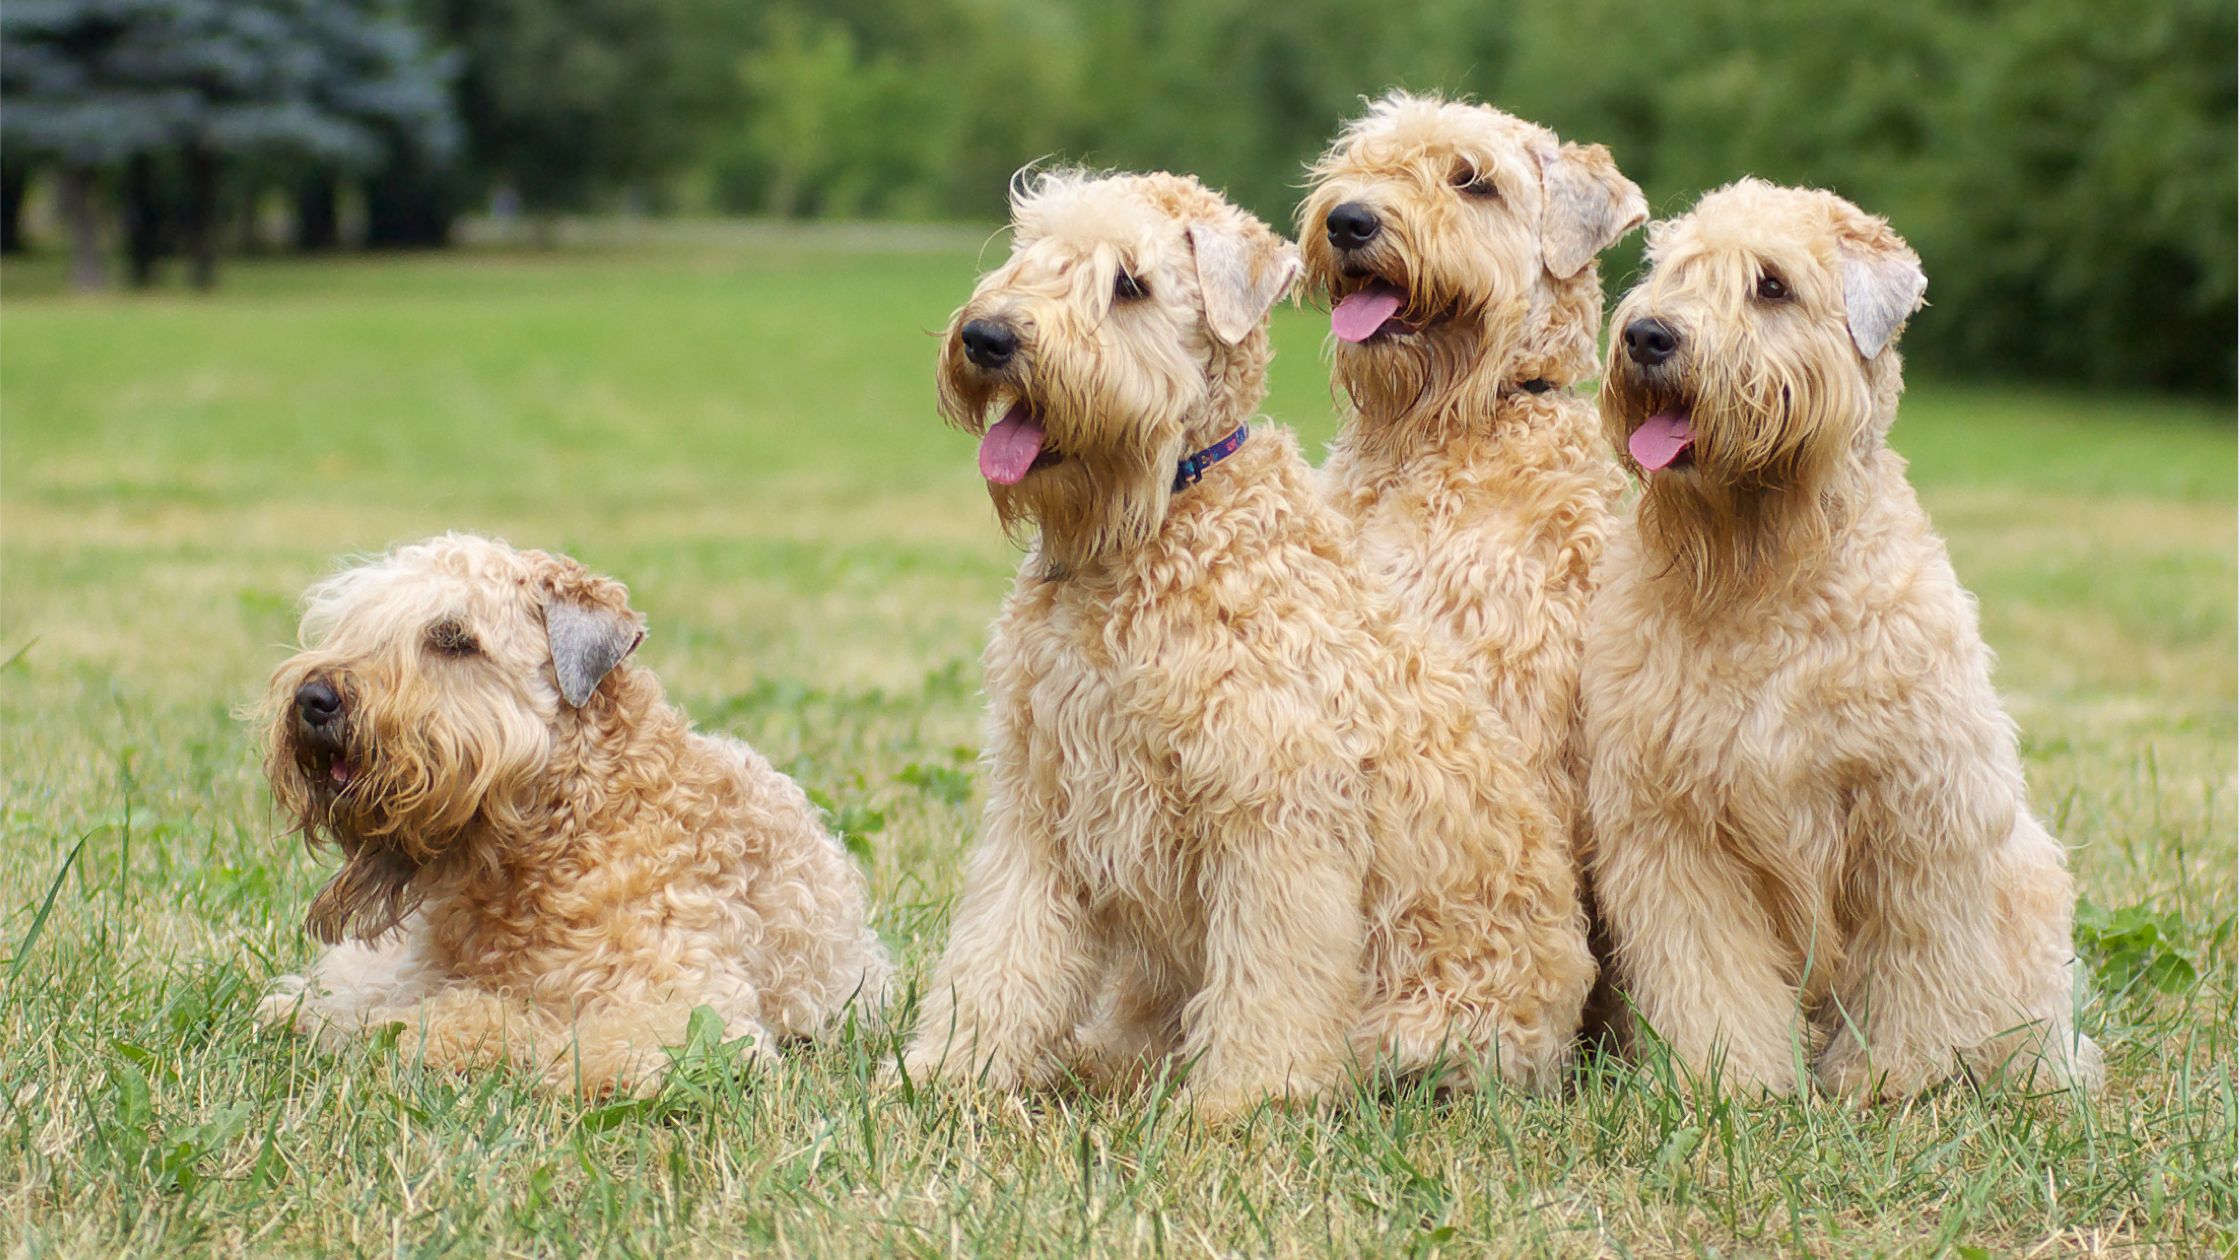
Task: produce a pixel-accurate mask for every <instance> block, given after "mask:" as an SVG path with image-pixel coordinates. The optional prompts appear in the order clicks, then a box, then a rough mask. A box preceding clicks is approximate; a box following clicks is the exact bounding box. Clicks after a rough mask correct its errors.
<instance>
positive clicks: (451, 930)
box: [259, 534, 888, 1095]
mask: <svg viewBox="0 0 2240 1260" xmlns="http://www.w3.org/2000/svg"><path fill="white" fill-rule="evenodd" d="M554 601H567V602H568V603H569V605H570V606H571V609H572V610H574V611H576V612H578V613H579V614H581V615H584V616H589V617H593V618H602V619H606V620H608V621H611V622H613V623H615V624H617V625H619V626H623V627H635V625H636V624H637V622H638V618H637V616H636V614H634V613H633V612H631V611H630V608H629V605H628V603H627V599H626V593H625V591H624V589H623V587H622V585H621V584H620V583H618V582H615V581H612V580H610V579H607V578H602V577H598V576H596V575H593V574H592V573H590V572H589V571H588V570H586V569H585V568H584V567H583V566H582V565H580V564H578V563H576V562H575V561H574V560H571V559H568V558H566V557H564V556H555V555H548V554H545V553H543V552H537V551H515V550H513V549H512V548H509V547H507V546H505V545H504V544H503V543H498V542H494V541H491V540H488V539H484V538H478V537H474V536H471V535H464V534H449V535H445V536H443V537H440V538H435V539H431V540H429V541H426V542H423V543H418V544H414V545H412V546H407V547H401V548H398V549H396V550H394V551H392V552H390V553H388V554H387V555H384V556H381V557H379V558H377V559H375V560H373V561H371V562H368V563H365V564H361V565H358V566H356V567H353V568H349V569H346V570H344V571H343V572H341V573H338V574H336V575H335V576H333V577H330V578H328V579H326V580H325V581H323V582H321V583H319V584H318V585H317V586H314V587H313V588H312V589H311V591H310V593H309V595H308V596H307V597H306V609H305V613H304V618H303V642H304V647H303V649H302V650H301V651H300V652H298V653H297V654H296V655H295V656H293V657H291V658H290V659H289V660H288V661H287V662H285V663H284V664H282V665H281V666H280V668H279V669H278V670H277V671H275V673H274V674H273V677H272V682H271V685H270V687H269V689H268V692H267V695H266V698H265V700H264V702H263V705H262V708H261V718H262V726H263V730H264V740H265V747H266V770H267V775H268V777H269V778H270V780H271V782H272V788H273V792H274V795H275V797H276V799H277V800H278V802H279V804H280V807H281V809H282V810H283V811H284V812H285V813H286V814H287V815H288V816H290V817H291V818H293V819H294V820H295V821H296V823H297V825H298V827H299V829H300V830H301V831H302V832H303V834H304V836H305V837H306V839H307V840H309V841H311V842H312V843H313V844H314V845H332V846H333V847H336V848H338V849H340V850H341V852H342V854H343V857H344V864H343V868H342V870H341V871H340V872H338V873H337V875H336V877H335V879H334V881H333V882H332V883H330V884H329V885H328V887H327V889H326V890H325V891H323V892H322V893H321V894H320V896H319V898H318V899H317V900H316V901H314V903H313V907H312V911H311V916H310V925H311V927H312V929H313V931H314V934H315V935H317V936H319V937H320V938H321V939H323V940H326V941H328V942H330V943H331V944H332V945H333V947H332V948H331V949H328V950H326V951H325V952H323V953H321V954H320V955H319V957H318V958H317V959H316V960H315V961H314V962H313V964H312V966H311V968H310V970H309V973H308V974H307V975H305V976H300V977H298V976H289V977H284V978H283V979H282V980H281V981H280V982H279V983H278V985H277V986H276V988H275V990H274V992H273V993H272V994H271V995H270V996H268V997H267V998H266V999H265V1001H264V1003H263V1004H262V1006H261V1007H260V1011H259V1014H260V1016H261V1017H262V1018H263V1019H264V1020H265V1021H266V1022H269V1023H276V1024H284V1025H287V1026H290V1027H293V1028H295V1029H296V1030H298V1031H300V1032H304V1033H308V1034H312V1035H314V1036H316V1037H317V1038H318V1039H319V1040H320V1041H321V1042H322V1043H323V1044H326V1045H329V1046H338V1045H341V1044H343V1043H345V1042H347V1041H348V1040H349V1039H350V1038H352V1037H355V1036H359V1035H362V1034H364V1033H365V1032H367V1031H369V1030H372V1029H377V1028H380V1027H383V1026H385V1025H388V1024H391V1023H402V1024H403V1025H404V1026H405V1028H406V1030H407V1031H406V1043H405V1044H406V1045H407V1046H408V1047H411V1048H413V1049H415V1050H416V1051H417V1053H418V1055H419V1057H420V1058H421V1059H422V1060H423V1061H425V1062H426V1063H428V1064H430V1065H432V1066H438V1067H446V1068H467V1067H472V1066H477V1065H493V1064H497V1063H502V1062H510V1063H512V1064H515V1065H517V1066H520V1067H523V1068H526V1069H528V1070H530V1071H534V1072H537V1073H541V1074H542V1075H543V1077H544V1079H545V1080H546V1081H547V1082H549V1083H550V1084H552V1085H554V1086H556V1087H562V1088H569V1089H575V1090H580V1091H581V1092H582V1093H584V1094H586V1095H598V1094H604V1093H608V1092H611V1091H618V1090H619V1091H646V1090H650V1089H652V1088H654V1087H655V1086H656V1085H657V1084H658V1083H659V1081H660V1079H661V1076H662V1073H663V1071H664V1070H665V1069H666V1067H667V1063H668V1060H667V1057H666V1056H665V1055H664V1054H663V1053H662V1050H663V1048H664V1047H667V1046H674V1045H677V1044H680V1043H682V1042H683V1041H684V1040H685V1028H686V1022H687V1020H688V1018H689V1016H690V1014H691V1012H692V1010H693V1008H694V1007H696V1006H702V1005H705V1006H708V1007H711V1008H713V1009H714V1011H715V1012H716V1014H717V1015H718V1016H720V1017H721V1018H722V1020H723V1025H724V1037H725V1039H726V1040H727V1041H729V1040H734V1039H739V1038H747V1039H750V1040H751V1043H752V1047H753V1052H754V1053H757V1054H763V1055H767V1054H769V1053H771V1052H772V1051H773V1045H774V1042H776V1041H779V1040H784V1039H791V1038H805V1037H814V1036H817V1035H819V1034H821V1033H824V1032H826V1031H828V1030H830V1029H831V1028H832V1027H833V1025H834V1023H835V1021H836V1020H837V1019H838V1018H839V1016H840V1015H841V1014H842V1012H843V1011H844V1010H845V1009H846V1007H847V1006H848V1004H849V1002H850V1001H851V1000H852V999H855V998H858V997H861V998H863V999H864V1000H865V1001H866V1002H867V1003H869V1002H875V1001H877V1000H878V999H879V997H880V996H881V994H882V993H883V990H884V987H885V983H886V978H887V973H888V963H887V957H886V953H885V950H884V948H883V947H882V946H881V945H880V943H879V940H878V938H877V937H876V936H875V935H874V934H873V933H872V932H871V930H870V928H869V927H868V926H867V924H866V921H865V904H864V902H865V898H864V881H863V877H862V874H861V872H860V871H859V870H858V869H857V868H856V866H855V863H854V862H853V860H852V859H851V858H849V856H848V855H847V854H846V852H845V851H843V850H842V848H841V847H840V845H839V843H838V842H837V841H836V840H835V839H834V838H833V837H832V836H831V835H830V834H828V833H827V832H826V831H825V829H824V827H823V825H822V823H821V822H820V821H819V818H818V815H817V813H816V810H815V809H814V808H813V807H812V806H811V805H810V803H809V801H808V798H807V797H806V796H804V795H803V793H802V791H801V789H800V788H799V787H798V786H796V785H795V784H794V783H793V781H792V780H791V779H788V778H787V777H785V776H784V775H782V774H780V773H778V772H777V771H776V770H775V769H773V768H771V766H770V764H769V763H768V762H767V761H765V760H763V758H762V757H761V756H760V755H759V754H758V753H756V752H755V751H754V750H753V749H751V748H749V747H747V746H746V745H745V744H743V743H741V742H739V741H738V740H735V739H730V738H726V737H723V736H717V735H706V734H701V733H699V732H696V731H694V730H693V729H692V727H691V724H690V722H689V721H688V720H687V719H686V717H685V715H684V714H683V713H682V712H680V711H679V710H678V709H676V708H675V707H674V706H672V705H670V704H669V703H667V701H666V700H665V699H664V697H663V695H662V691H661V685H660V683H659V682H658V681H657V680H656V679H655V678H654V676H653V674H652V673H651V672H650V671H648V670H646V669H645V668H643V667H641V666H639V665H637V664H635V663H634V662H633V661H631V660H628V659H624V660H623V661H621V663H619V664H617V665H615V666H614V667H613V668H612V669H611V670H610V671H609V672H607V673H606V674H605V676H604V678H603V679H600V680H598V682H597V687H596V690H595V691H593V692H592V693H591V695H590V696H589V698H588V700H587V702H586V703H585V704H584V705H583V706H582V707H581V708H576V707H572V706H570V705H569V704H568V703H567V702H566V701H565V699H564V698H563V697H562V695H561V693H560V688H559V686H558V681H557V679H556V677H555V674H554V669H553V660H552V656H553V652H552V646H551V644H550V642H549V641H548V639H547V632H546V608H547V605H548V604H551V603H552V602H554ZM631 638H634V636H626V637H625V639H624V641H625V642H628V641H630V639H631ZM312 679H321V680H325V681H327V682H328V683H329V684H331V685H332V686H333V687H335V688H336V690H337V691H338V692H339V693H340V695H341V696H342V698H343V702H344V708H343V713H344V720H345V722H346V730H347V741H346V743H347V747H348V753H347V760H348V762H349V763H350V764H351V766H352V767H354V769H355V775H354V777H351V778H350V779H349V780H348V781H347V782H346V783H343V784H341V786H340V788H339V790H338V789H337V786H336V780H335V779H334V777H333V774H332V772H331V769H330V766H329V765H328V763H327V759H326V758H325V757H324V756H323V755H322V754H320V753H318V752H316V751H313V750H311V749H310V748H309V747H308V746H307V745H306V744H305V743H304V742H303V741H302V740H301V738H300V737H299V731H298V728H297V725H296V722H295V718H294V706H293V698H294V696H295V694H296V691H297V688H298V687H300V686H302V685H303V684H304V683H305V682H307V681H309V680H312Z"/></svg>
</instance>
